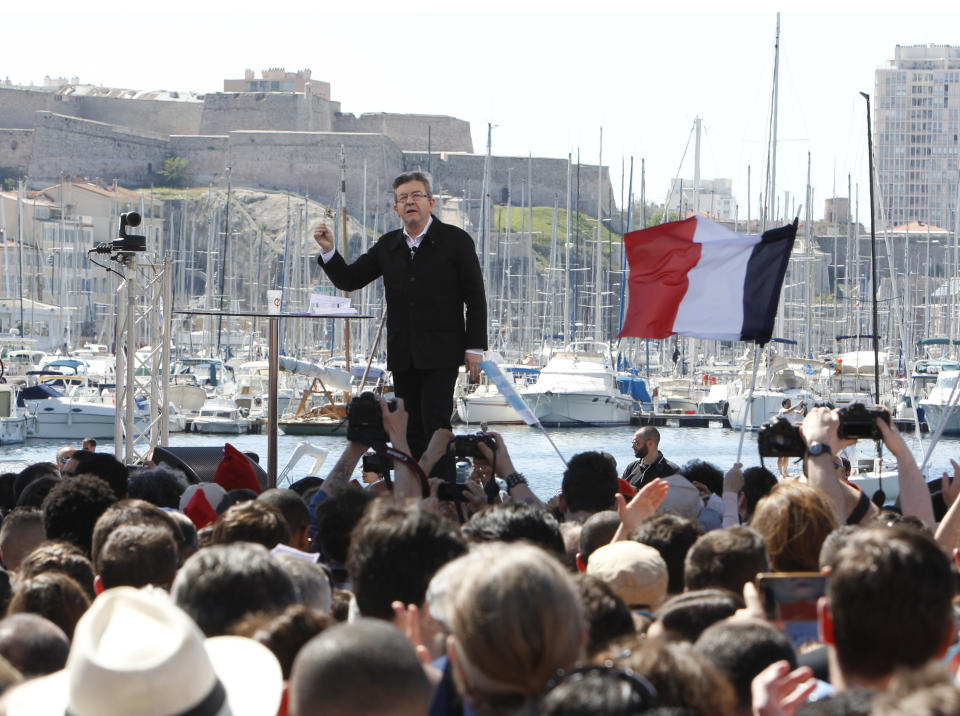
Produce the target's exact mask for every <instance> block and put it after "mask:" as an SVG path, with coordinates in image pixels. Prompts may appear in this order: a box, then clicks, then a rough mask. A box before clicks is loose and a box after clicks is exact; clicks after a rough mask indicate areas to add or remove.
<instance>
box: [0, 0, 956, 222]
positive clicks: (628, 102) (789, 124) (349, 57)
mask: <svg viewBox="0 0 960 716" xmlns="http://www.w3.org/2000/svg"><path fill="white" fill-rule="evenodd" d="M7 5H11V4H10V3H8V4H7ZM329 5H330V3H329V2H317V1H316V0H314V1H313V2H305V1H303V0H289V1H288V2H278V3H273V4H268V3H260V4H257V5H255V6H248V5H246V4H244V3H240V2H235V3H226V2H222V0H194V1H193V2H185V1H184V0H170V1H168V2H165V3H142V4H140V3H130V2H115V1H107V0H89V1H88V2H84V3H78V2H70V3H67V2H63V1H62V0H55V1H54V2H48V3H43V4H40V5H36V6H31V5H28V4H26V3H17V4H15V5H12V6H6V7H4V10H3V21H2V26H3V29H4V32H3V33H2V43H0V78H7V77H9V78H10V79H11V80H12V81H13V82H16V83H22V84H28V83H29V82H31V81H33V82H34V83H36V84H42V81H43V77H44V76H45V75H50V76H53V77H57V76H63V77H68V78H69V77H73V76H79V78H80V80H81V82H84V83H89V84H102V85H107V86H113V87H124V88H135V89H147V90H149V89H167V90H181V91H196V92H212V91H218V90H222V87H223V84H222V83H223V79H224V78H240V77H243V71H244V69H246V68H250V69H253V70H254V71H255V72H256V73H257V76H258V77H259V73H260V71H261V70H263V69H266V68H269V67H285V68H286V69H287V70H288V71H296V70H299V69H304V68H310V69H311V70H312V71H313V77H314V79H318V80H323V81H327V82H329V83H330V84H331V94H332V98H333V99H334V100H337V101H339V102H340V103H341V108H342V110H343V111H345V112H352V113H354V114H360V113H362V112H377V111H386V112H410V113H423V114H448V115H453V116H455V117H458V118H461V119H466V120H468V121H470V123H471V127H472V131H473V143H474V151H475V152H477V153H482V152H483V151H484V150H485V143H486V126H487V123H488V122H492V123H493V124H495V125H496V128H495V129H494V131H493V153H494V154H501V155H521V156H525V155H527V153H529V152H532V153H533V154H534V155H535V156H551V157H566V155H567V153H568V152H572V153H573V154H574V158H576V152H577V150H578V148H579V151H580V156H581V159H582V160H583V161H584V162H589V163H595V162H596V161H597V154H598V151H599V145H600V143H599V135H600V127H601V126H602V127H603V162H604V163H605V164H608V165H609V166H610V169H611V176H612V179H613V182H614V188H615V193H616V194H617V196H618V202H619V195H620V177H621V172H620V167H621V162H622V161H623V162H625V163H626V164H627V166H629V161H630V157H631V156H632V157H633V158H634V162H635V178H634V193H635V194H636V195H637V196H639V184H640V177H639V167H640V160H641V158H645V159H646V170H647V172H646V176H647V197H648V199H649V200H651V201H663V200H664V198H665V196H666V193H667V190H668V188H669V181H670V179H671V178H672V177H673V176H676V175H677V174H678V168H680V164H681V158H682V157H683V154H684V148H685V146H686V145H687V141H688V138H690V130H691V128H692V126H693V121H694V117H696V116H698V115H699V116H700V117H702V118H703V125H704V128H705V135H704V137H703V140H702V151H701V176H702V177H703V178H705V179H709V178H714V177H729V178H732V179H733V180H734V193H735V195H736V198H737V202H738V204H739V207H740V217H741V218H744V217H745V216H746V212H747V184H746V177H747V166H748V165H750V166H751V167H752V185H751V192H750V193H751V195H752V199H751V204H752V210H751V213H752V216H753V217H756V215H757V196H758V194H759V192H760V191H761V187H762V183H763V169H764V164H763V158H764V154H765V149H766V140H767V124H768V114H769V107H770V92H771V80H772V74H773V56H774V31H775V26H776V15H775V10H776V8H775V7H774V6H773V5H772V4H767V3H762V2H739V3H736V2H735V3H733V4H730V3H726V4H725V5H724V6H725V7H735V8H738V10H737V11H735V12H733V11H728V12H723V13H718V12H715V11H712V8H714V7H716V3H705V2H700V1H697V2H693V3H689V2H688V3H685V4H684V7H686V8H688V9H687V10H686V11H684V12H682V13H666V12H655V11H651V10H649V9H648V7H650V6H652V7H656V8H659V7H663V6H662V5H659V4H657V5H653V4H651V3H642V2H638V1H636V0H635V1H634V2H615V1H613V0H594V2H583V1H581V2H576V3H574V2H570V1H569V0H553V1H552V2H547V1H545V0H530V1H527V2H524V0H514V1H513V2H505V1H503V0H488V1H487V2H483V3H479V2H468V1H462V2H459V3H457V2H450V1H449V0H448V1H447V2H436V1H435V0H420V1H419V2H414V3H410V2H407V3H404V2H390V3H387V2H384V1H383V0H378V1H376V2H373V1H364V0H354V2H352V3H350V4H349V5H348V7H349V8H350V10H349V11H337V10H331V9H329ZM885 6H886V4H885V3H877V2H872V3H869V4H868V3H842V2H840V3H838V2H833V3H827V2H820V1H818V2H804V3H802V4H800V3H790V4H789V5H788V6H786V7H783V8H781V10H782V16H781V53H780V110H779V123H778V124H779V131H778V136H779V139H780V144H779V159H778V168H777V176H778V180H777V190H778V195H779V196H780V197H781V200H782V196H783V191H784V190H788V191H790V192H791V193H792V194H793V195H794V196H795V197H796V205H797V209H798V210H799V208H800V204H801V203H802V202H803V196H804V192H805V184H806V172H807V152H810V153H811V155H812V177H813V181H812V183H813V186H814V191H815V194H814V201H813V206H814V214H815V216H816V217H820V216H822V214H823V202H824V199H826V198H827V197H829V196H831V195H832V194H833V191H834V190H833V187H834V185H835V186H836V193H837V195H839V196H845V195H846V192H847V189H846V187H847V179H846V177H847V174H848V173H851V174H852V175H853V182H854V183H857V182H859V183H860V185H861V191H860V197H861V213H860V216H861V221H863V223H868V220H869V216H868V212H869V209H868V206H867V204H866V202H867V180H866V171H867V156H866V113H865V102H864V100H863V99H862V98H861V97H860V95H859V92H860V91H866V92H869V93H870V94H871V95H872V94H873V93H874V84H873V83H874V70H875V69H876V68H877V67H880V66H884V65H886V64H887V63H888V61H889V60H890V59H892V58H893V53H894V47H895V45H897V44H901V45H912V44H928V43H935V44H953V45H960V10H954V9H953V8H954V7H957V6H956V4H955V3H948V2H933V3H930V2H927V3H924V4H923V7H924V8H925V9H926V10H927V12H925V13H920V12H912V13H895V12H887V11H883V10H882V8H883V7H885ZM898 6H899V7H901V8H902V7H904V6H905V5H904V4H903V3H900V4H899V5H898ZM31 7H36V8H38V9H37V10H32V9H30V8H31ZM835 7H839V8H843V9H844V12H834V11H832V10H831V8H835ZM451 8H457V9H451ZM801 8H802V10H803V11H802V12H801V11H800V9H801ZM868 8H869V9H868ZM878 8H879V10H878ZM938 11H939V12H938ZM679 175H680V176H681V177H684V178H687V179H689V178H692V176H693V142H692V140H691V142H690V148H689V150H688V152H687V157H686V159H685V160H684V163H683V167H682V170H681V171H680V172H679Z"/></svg>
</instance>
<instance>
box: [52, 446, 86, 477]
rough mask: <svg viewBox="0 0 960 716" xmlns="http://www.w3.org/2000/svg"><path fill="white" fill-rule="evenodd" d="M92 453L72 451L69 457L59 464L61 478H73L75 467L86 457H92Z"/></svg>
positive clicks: (75, 472)
mask: <svg viewBox="0 0 960 716" xmlns="http://www.w3.org/2000/svg"><path fill="white" fill-rule="evenodd" d="M92 455H93V453H92V452H90V451H89V450H82V449H81V450H77V449H74V451H73V452H72V453H70V456H69V457H68V458H67V459H66V461H65V462H63V463H60V465H61V466H60V474H61V475H62V476H63V477H73V476H74V475H77V474H78V473H77V465H79V464H80V461H81V460H86V459H87V458H88V457H90V456H92Z"/></svg>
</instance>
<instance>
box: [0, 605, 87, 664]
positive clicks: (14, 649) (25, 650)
mask: <svg viewBox="0 0 960 716" xmlns="http://www.w3.org/2000/svg"><path fill="white" fill-rule="evenodd" d="M68 653H70V640H69V639H68V638H67V635H66V634H65V633H64V631H63V629H61V628H60V627H58V626H57V625H56V624H54V623H53V622H52V621H50V620H49V619H46V618H44V617H42V616H40V615H39V614H30V613H29V612H21V613H20V614H11V615H10V616H8V617H6V618H5V619H2V620H0V656H3V657H4V658H5V659H6V660H7V661H9V662H10V663H11V664H13V666H14V667H15V668H16V669H17V670H18V671H19V672H20V673H21V674H23V675H24V676H25V677H26V678H28V679H32V678H33V677H35V676H46V675H47V674H52V673H54V672H55V671H60V669H62V668H63V667H64V666H66V664H67V654H68Z"/></svg>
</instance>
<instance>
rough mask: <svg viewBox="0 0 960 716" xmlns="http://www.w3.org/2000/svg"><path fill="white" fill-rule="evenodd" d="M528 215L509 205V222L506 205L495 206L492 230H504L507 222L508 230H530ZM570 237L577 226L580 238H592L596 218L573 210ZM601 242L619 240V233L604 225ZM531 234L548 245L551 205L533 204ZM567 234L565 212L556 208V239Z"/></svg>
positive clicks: (562, 237)
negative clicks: (527, 223)
mask: <svg viewBox="0 0 960 716" xmlns="http://www.w3.org/2000/svg"><path fill="white" fill-rule="evenodd" d="M528 216H529V212H527V211H524V210H523V209H521V208H520V207H519V206H514V207H511V210H510V215H509V222H508V221H507V219H508V217H507V207H505V206H495V207H494V216H493V227H492V229H493V230H494V231H506V229H507V225H508V223H509V226H510V230H511V231H514V232H518V231H520V228H521V226H523V228H524V231H530V230H531V229H530V227H528V226H526V221H527V218H528ZM571 224H572V226H571V231H570V235H571V237H572V238H573V237H575V234H576V232H577V230H578V227H579V232H580V239H581V240H583V239H585V238H590V239H593V238H594V237H595V236H596V234H597V220H596V218H595V217H593V216H587V215H586V214H577V212H573V214H572V222H571ZM602 232H603V233H602V236H603V242H604V243H606V242H607V241H610V240H613V241H615V242H619V241H620V235H619V234H615V233H612V232H611V231H610V230H609V229H607V227H606V226H604V227H603V230H602ZM533 234H534V237H533V238H534V241H535V242H536V241H537V239H538V236H537V234H539V238H540V239H542V240H544V241H546V243H547V246H549V245H550V241H551V237H552V236H553V207H551V206H535V207H533ZM566 234H567V212H566V211H564V210H563V209H558V210H557V240H558V241H560V242H562V241H564V240H565V238H566Z"/></svg>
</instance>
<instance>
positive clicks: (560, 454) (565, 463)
mask: <svg viewBox="0 0 960 716" xmlns="http://www.w3.org/2000/svg"><path fill="white" fill-rule="evenodd" d="M537 427H538V428H540V432H542V433H543V437H545V438H546V439H547V442H549V443H550V445H551V446H552V447H553V449H554V450H555V451H556V452H557V455H558V456H559V457H560V459H561V460H562V461H563V466H564V467H566V466H567V458H565V457H564V456H563V453H561V452H560V448H558V447H557V444H556V443H555V442H553V438H551V437H550V433H548V432H547V429H546V428H545V427H543V424H542V423H541V422H540V421H539V420H538V421H537Z"/></svg>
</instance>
